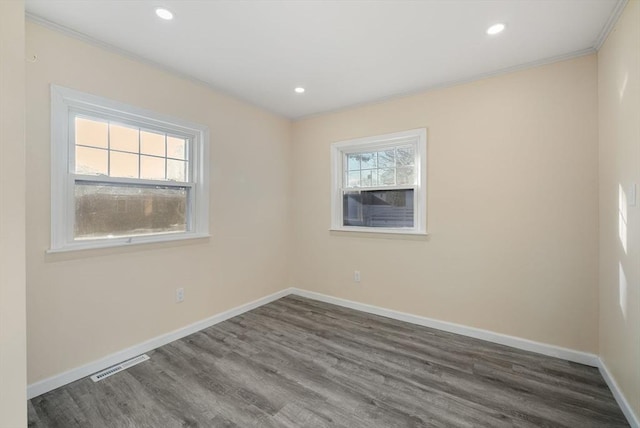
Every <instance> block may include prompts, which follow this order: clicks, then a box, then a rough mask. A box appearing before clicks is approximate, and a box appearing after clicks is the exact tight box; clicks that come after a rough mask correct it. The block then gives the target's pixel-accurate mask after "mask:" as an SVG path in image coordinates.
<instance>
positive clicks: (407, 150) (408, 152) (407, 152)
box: [396, 146, 416, 166]
mask: <svg viewBox="0 0 640 428" xmlns="http://www.w3.org/2000/svg"><path fill="white" fill-rule="evenodd" d="M415 157H416V155H415V151H414V148H413V146H407V147H398V148H397V149H396V165H397V166H405V165H413V163H414V161H415Z"/></svg>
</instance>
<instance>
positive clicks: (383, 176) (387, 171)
mask: <svg viewBox="0 0 640 428" xmlns="http://www.w3.org/2000/svg"><path fill="white" fill-rule="evenodd" d="M378 182H379V183H380V185H381V186H382V185H386V186H393V185H395V184H396V170H395V168H383V169H380V170H379V171H378Z"/></svg>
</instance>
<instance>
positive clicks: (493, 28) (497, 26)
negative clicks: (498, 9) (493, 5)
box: [487, 22, 506, 36]
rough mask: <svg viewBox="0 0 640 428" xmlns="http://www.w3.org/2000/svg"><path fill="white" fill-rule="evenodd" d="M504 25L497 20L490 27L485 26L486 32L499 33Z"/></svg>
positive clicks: (490, 33) (491, 34)
mask: <svg viewBox="0 0 640 428" xmlns="http://www.w3.org/2000/svg"><path fill="white" fill-rule="evenodd" d="M504 27H506V26H505V25H504V24H503V23H501V22H499V23H497V24H493V25H492V26H491V27H489V28H487V34H489V35H490V36H493V35H494V34H498V33H501V32H502V31H503V30H504Z"/></svg>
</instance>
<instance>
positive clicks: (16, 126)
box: [0, 1, 27, 428]
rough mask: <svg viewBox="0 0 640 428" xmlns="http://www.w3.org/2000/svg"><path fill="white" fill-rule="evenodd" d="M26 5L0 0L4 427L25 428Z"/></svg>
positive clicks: (0, 419) (0, 392)
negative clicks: (23, 427)
mask: <svg viewBox="0 0 640 428" xmlns="http://www.w3.org/2000/svg"><path fill="white" fill-rule="evenodd" d="M24 68H25V66H24V2H23V1H12V2H4V1H0V426H2V427H12V428H13V427H22V426H26V425H27V407H26V401H25V399H26V352H27V351H26V318H25V294H26V293H25V244H24V236H25V220H24V216H25V196H24V194H25V193H24V192H25V185H24V177H25V158H24V154H25V138H24V125H25V95H24V93H25V77H24Z"/></svg>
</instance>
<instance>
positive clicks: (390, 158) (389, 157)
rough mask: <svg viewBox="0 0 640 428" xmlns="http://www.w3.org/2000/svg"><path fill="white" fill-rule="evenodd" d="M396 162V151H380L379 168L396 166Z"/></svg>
mask: <svg viewBox="0 0 640 428" xmlns="http://www.w3.org/2000/svg"><path fill="white" fill-rule="evenodd" d="M395 162H396V161H395V151H394V150H393V149H391V150H384V151H382V152H378V168H393V167H394V166H396V164H395Z"/></svg>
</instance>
